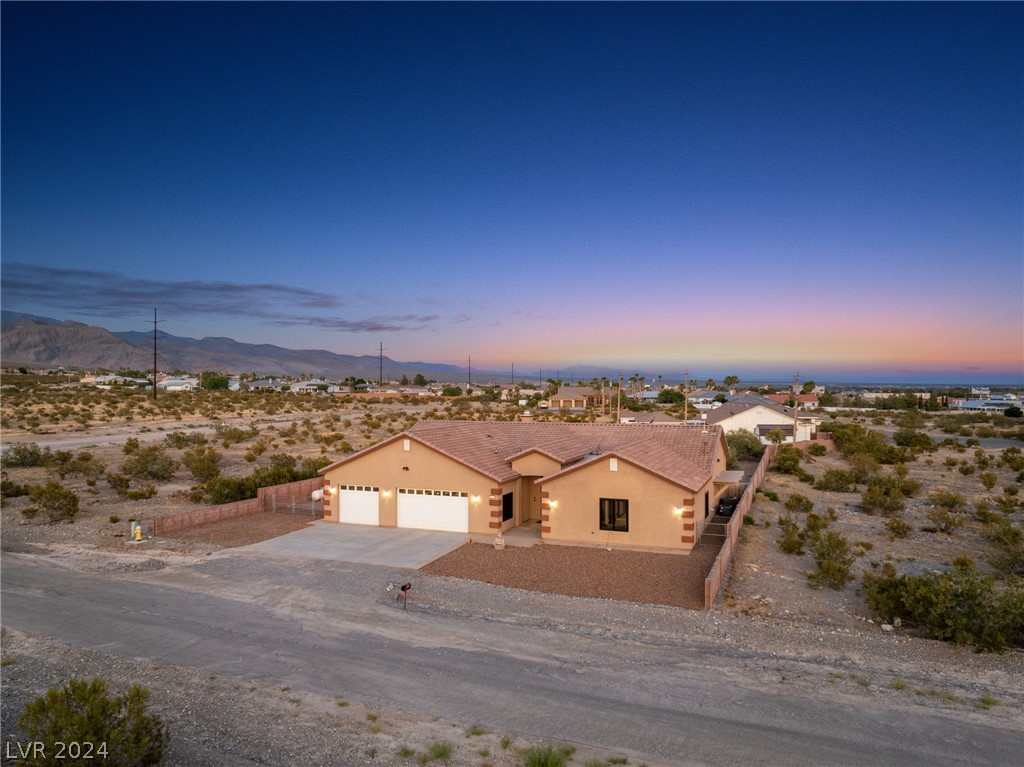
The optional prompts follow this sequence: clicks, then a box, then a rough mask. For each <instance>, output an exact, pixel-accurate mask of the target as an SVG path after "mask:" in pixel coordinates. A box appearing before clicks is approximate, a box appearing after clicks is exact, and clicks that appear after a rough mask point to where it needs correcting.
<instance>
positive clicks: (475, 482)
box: [324, 439, 501, 535]
mask: <svg viewBox="0 0 1024 767" xmlns="http://www.w3.org/2000/svg"><path fill="white" fill-rule="evenodd" d="M405 442H406V440H404V439H398V440H395V441H394V442H391V443H389V444H386V445H383V446H381V447H379V448H377V449H376V450H370V451H369V452H367V453H365V454H364V455H360V456H359V457H357V458H353V459H352V460H351V461H347V462H345V463H343V464H342V465H341V466H338V467H336V468H333V469H329V470H328V471H326V472H325V473H324V478H325V480H326V481H327V482H329V483H330V485H331V487H337V486H338V485H368V486H372V487H379V488H380V525H381V527H395V526H396V525H397V524H398V488H399V487H407V488H416V489H422V490H457V491H459V492H465V493H469V496H470V498H469V532H470V533H471V534H472V533H476V534H480V535H485V534H493V533H494V532H495V531H494V530H493V529H492V528H491V527H490V523H491V506H490V503H489V496H490V493H491V489H492V488H497V487H500V485H499V484H498V483H497V482H495V481H494V480H492V479H490V478H489V477H487V476H485V475H483V474H480V473H479V472H476V471H474V470H472V469H470V468H468V467H466V466H464V465H463V464H460V463H458V462H457V461H453V460H452V459H451V458H448V457H447V456H445V455H443V454H442V453H439V452H437V451H436V450H434V449H432V448H429V447H427V446H425V445H423V444H422V443H419V442H417V441H416V440H413V439H410V440H408V445H409V450H408V451H406V450H405V449H404V443H405ZM403 467H408V471H405V470H404V469H403ZM474 499H475V500H474ZM499 510H500V507H499ZM338 512H339V509H338V495H337V494H332V496H331V513H330V515H329V516H325V519H329V520H331V521H334V522H337V521H338ZM500 519H501V517H500V516H499V517H498V520H499V521H500Z"/></svg>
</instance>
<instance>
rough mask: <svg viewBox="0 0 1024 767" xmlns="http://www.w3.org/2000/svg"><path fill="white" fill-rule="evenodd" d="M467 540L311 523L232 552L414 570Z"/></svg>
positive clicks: (425, 532) (432, 533)
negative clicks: (258, 552) (287, 555)
mask: <svg viewBox="0 0 1024 767" xmlns="http://www.w3.org/2000/svg"><path fill="white" fill-rule="evenodd" d="M468 540H469V536H468V535H466V534H465V533H441V532H436V531H433V530H409V529H402V530H398V529H396V528H387V527H369V526H366V525H348V524H338V523H336V522H323V521H319V522H314V523H313V524H311V525H310V526H309V527H307V528H304V529H302V530H297V531H296V532H294V533H288V534H287V535H282V536H279V537H277V538H271V539H270V540H269V541H263V542H261V543H254V544H252V545H251V546H244V547H241V548H238V549H235V551H239V552H242V551H247V550H251V551H270V552H275V553H278V554H291V555H293V556H299V557H312V558H314V559H334V560H338V561H341V562H359V563H361V564H366V565H385V566H387V567H408V568H412V569H417V568H420V567H423V565H425V564H427V563H429V562H433V561H434V560H435V559H437V558H438V557H443V556H444V555H445V554H447V553H449V552H451V551H454V550H455V549H457V548H459V546H461V545H462V544H464V543H465V542H466V541H468Z"/></svg>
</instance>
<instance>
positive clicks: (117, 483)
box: [107, 474, 131, 496]
mask: <svg viewBox="0 0 1024 767" xmlns="http://www.w3.org/2000/svg"><path fill="white" fill-rule="evenodd" d="M107 484H108V485H110V487H111V488H112V489H113V490H114V492H115V493H117V494H118V495H121V496H123V495H124V494H125V493H127V492H128V487H129V486H130V485H131V480H130V479H129V478H128V477H126V476H125V475H124V474H108V475H107Z"/></svg>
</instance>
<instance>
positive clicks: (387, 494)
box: [384, 490, 391, 498]
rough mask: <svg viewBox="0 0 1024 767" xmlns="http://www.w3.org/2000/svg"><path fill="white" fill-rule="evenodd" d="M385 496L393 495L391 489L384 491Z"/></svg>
mask: <svg viewBox="0 0 1024 767" xmlns="http://www.w3.org/2000/svg"><path fill="white" fill-rule="evenodd" d="M384 497H385V498H390V497H391V491H390V490H385V491H384Z"/></svg>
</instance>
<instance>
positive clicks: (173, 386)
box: [157, 378, 199, 392]
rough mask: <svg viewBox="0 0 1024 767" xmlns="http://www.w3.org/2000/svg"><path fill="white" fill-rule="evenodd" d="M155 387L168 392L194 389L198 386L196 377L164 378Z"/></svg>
mask: <svg viewBox="0 0 1024 767" xmlns="http://www.w3.org/2000/svg"><path fill="white" fill-rule="evenodd" d="M157 387H158V388H160V389H163V390H164V391H168V392H175V391H196V390H197V389H198V388H199V379H198V378H165V379H164V380H162V381H160V382H159V383H158V384H157Z"/></svg>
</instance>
